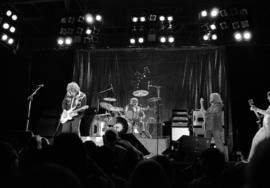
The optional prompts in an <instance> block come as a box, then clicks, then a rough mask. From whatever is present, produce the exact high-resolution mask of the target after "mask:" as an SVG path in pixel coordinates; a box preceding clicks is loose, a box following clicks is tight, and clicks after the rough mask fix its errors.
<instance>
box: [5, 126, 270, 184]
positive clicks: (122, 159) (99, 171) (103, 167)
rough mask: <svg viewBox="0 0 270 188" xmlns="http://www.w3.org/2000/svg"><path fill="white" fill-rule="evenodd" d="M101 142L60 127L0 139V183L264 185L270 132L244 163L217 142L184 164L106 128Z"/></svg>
mask: <svg viewBox="0 0 270 188" xmlns="http://www.w3.org/2000/svg"><path fill="white" fill-rule="evenodd" d="M103 139H104V145H103V146H97V145H96V144H95V142H93V141H91V140H87V141H85V142H84V143H83V142H82V140H81V139H80V138H79V137H78V136H77V135H75V134H72V133H62V134H60V135H58V136H56V137H54V140H53V142H52V143H49V142H48V140H47V139H45V138H42V137H40V136H35V135H33V136H32V138H31V139H30V140H29V141H28V142H27V143H26V144H25V145H24V147H23V148H22V149H21V150H19V152H18V151H17V150H15V149H14V147H13V145H12V143H9V142H5V141H0V185H1V187H4V185H8V186H6V187H20V186H27V187H29V188H31V187H42V188H47V187H48V188H49V187H50V188H53V187H78V188H88V187H91V188H92V187H93V188H135V187H140V188H149V187H166V188H204V187H207V188H212V187H213V188H219V187H220V188H264V187H265V188H266V187H269V186H270V185H269V183H268V173H267V170H268V169H269V167H270V162H269V161H270V160H269V159H270V149H269V148H270V138H266V139H264V140H263V141H261V142H260V143H259V144H258V146H257V147H256V149H255V152H254V156H253V158H252V160H251V161H249V162H248V163H244V162H238V161H235V163H233V162H231V163H225V157H224V154H223V153H221V152H220V151H219V150H218V149H216V148H208V149H206V150H204V151H203V152H202V153H201V155H200V157H199V158H198V160H197V161H190V163H189V164H185V163H182V164H181V162H179V161H176V160H174V159H171V158H168V157H167V156H164V155H157V156H153V157H151V158H150V159H146V158H143V155H142V153H141V152H140V151H139V150H138V149H137V148H135V147H134V146H133V145H132V144H131V143H130V142H128V141H127V140H124V139H121V138H120V137H119V135H118V133H117V132H116V131H115V130H113V129H109V130H107V131H106V132H105V135H104V137H103Z"/></svg>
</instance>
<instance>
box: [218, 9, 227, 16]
mask: <svg viewBox="0 0 270 188" xmlns="http://www.w3.org/2000/svg"><path fill="white" fill-rule="evenodd" d="M219 14H220V16H221V17H225V16H228V12H227V11H226V10H225V9H222V10H220V11H219Z"/></svg>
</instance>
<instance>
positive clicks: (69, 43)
mask: <svg viewBox="0 0 270 188" xmlns="http://www.w3.org/2000/svg"><path fill="white" fill-rule="evenodd" d="M65 44H66V45H68V46H70V45H71V44H72V38H71V37H66V38H65Z"/></svg>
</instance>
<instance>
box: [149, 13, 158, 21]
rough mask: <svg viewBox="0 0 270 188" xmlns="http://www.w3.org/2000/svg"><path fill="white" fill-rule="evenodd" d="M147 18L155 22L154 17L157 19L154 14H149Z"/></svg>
mask: <svg viewBox="0 0 270 188" xmlns="http://www.w3.org/2000/svg"><path fill="white" fill-rule="evenodd" d="M148 19H149V21H152V22H155V21H156V19H157V15H155V14H150V15H149V18H148Z"/></svg>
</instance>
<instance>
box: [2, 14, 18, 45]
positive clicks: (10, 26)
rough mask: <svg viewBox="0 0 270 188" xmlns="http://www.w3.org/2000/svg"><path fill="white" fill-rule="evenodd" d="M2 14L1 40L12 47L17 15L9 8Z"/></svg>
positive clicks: (14, 40)
mask: <svg viewBox="0 0 270 188" xmlns="http://www.w3.org/2000/svg"><path fill="white" fill-rule="evenodd" d="M4 12H5V14H4V15H0V24H1V41H2V42H4V44H7V45H8V46H11V47H13V46H14V45H15V44H16V42H17V41H16V40H17V39H16V35H17V33H16V30H17V29H16V24H17V21H18V16H17V14H16V13H15V12H13V11H12V10H10V9H7V10H6V11H4Z"/></svg>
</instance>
